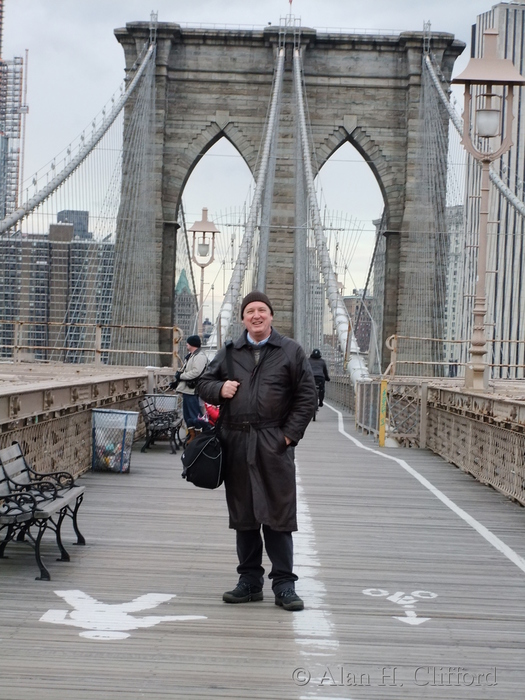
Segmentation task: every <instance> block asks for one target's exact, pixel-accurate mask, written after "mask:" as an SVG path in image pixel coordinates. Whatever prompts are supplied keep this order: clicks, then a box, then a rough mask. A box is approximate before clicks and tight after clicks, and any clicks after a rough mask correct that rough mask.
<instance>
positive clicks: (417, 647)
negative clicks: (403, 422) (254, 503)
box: [0, 406, 525, 700]
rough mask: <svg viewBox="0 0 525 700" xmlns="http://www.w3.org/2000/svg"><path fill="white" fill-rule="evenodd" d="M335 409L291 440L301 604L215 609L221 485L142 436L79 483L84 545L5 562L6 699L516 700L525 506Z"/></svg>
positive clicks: (225, 549) (222, 523) (2, 688)
mask: <svg viewBox="0 0 525 700" xmlns="http://www.w3.org/2000/svg"><path fill="white" fill-rule="evenodd" d="M342 420H343V417H342V416H341V414H338V413H337V412H336V411H335V410H333V409H332V408H330V407H328V406H325V408H323V409H322V410H321V411H320V413H319V418H318V420H317V421H316V422H315V423H312V424H311V426H310V428H309V430H308V431H307V436H306V437H305V439H304V440H303V442H302V443H301V445H300V447H299V449H298V450H297V454H296V457H297V463H298V472H299V495H300V532H299V533H297V535H296V536H295V549H296V562H297V573H298V574H299V576H300V580H299V582H298V584H297V590H298V592H299V593H300V594H301V596H302V597H303V598H304V600H305V605H306V608H305V610H304V611H303V612H299V613H289V612H286V611H284V610H282V609H280V608H278V607H276V606H275V605H274V602H273V596H272V595H271V590H270V588H269V587H268V589H267V590H266V599H265V600H264V601H263V602H262V603H254V604H247V605H227V604H224V603H223V602H222V600H221V597H222V593H223V591H224V590H227V589H229V588H231V587H233V585H234V584H235V581H236V578H237V576H236V573H235V566H236V557H235V546H234V533H233V532H232V531H230V530H229V529H228V527H227V514H226V508H225V504H224V492H223V489H222V488H221V489H220V490H218V491H216V492H205V491H201V490H198V489H196V488H194V487H192V486H191V485H189V484H186V482H184V481H183V480H182V479H181V478H180V459H179V456H178V455H177V456H173V455H170V454H169V450H168V449H167V447H166V446H164V445H157V446H155V447H154V448H153V449H152V450H151V451H150V452H149V453H148V454H145V455H143V454H141V453H140V452H139V451H138V450H137V451H136V452H134V453H133V457H132V468H131V473H130V474H113V473H89V474H87V475H85V476H84V477H83V478H82V483H84V484H85V485H86V497H85V501H84V503H83V505H82V508H81V511H80V518H79V522H80V526H81V529H82V531H83V533H84V534H85V536H86V539H87V545H86V546H85V547H82V548H81V547H79V548H77V547H73V546H71V547H69V550H70V552H71V555H72V559H71V562H70V563H65V562H55V561H54V558H55V556H56V553H55V548H54V546H53V540H52V535H51V534H48V535H46V543H45V544H44V546H43V555H44V557H45V561H46V562H47V563H48V565H49V569H50V571H51V576H52V578H53V580H52V581H50V582H44V581H35V580H34V577H35V575H36V574H37V570H36V566H35V563H34V558H33V553H32V551H31V550H30V549H29V548H28V547H26V546H25V545H23V544H15V545H11V546H10V547H8V550H7V553H8V554H9V555H10V558H9V559H4V560H0V620H1V627H0V698H1V700H27V699H28V698H36V699H37V700H139V698H140V699H142V698H146V699H147V700H157V699H158V700H161V699H163V700H169V699H170V698H188V699H194V698H199V699H202V700H204V699H208V698H223V699H230V698H231V699H242V700H248V699H259V698H260V699H261V700H270V699H274V698H275V699H276V700H287V699H290V700H299V699H303V698H304V699H307V698H319V699H323V700H330V699H332V698H351V699H354V700H372V699H378V700H390V699H396V700H412V699H413V700H422V699H424V698H430V699H432V700H440V699H441V698H446V699H447V700H462V699H463V698H464V699H465V700H478V698H479V699H480V700H481V699H483V700H487V699H488V700H511V699H512V700H516V699H517V698H520V697H523V688H524V686H525V510H524V509H523V508H521V507H520V506H518V505H516V504H514V503H512V502H510V501H508V500H507V499H506V498H504V497H503V496H501V495H500V494H498V493H496V492H494V491H493V490H491V489H490V488H488V487H484V486H482V485H480V484H479V483H477V482H475V481H474V480H473V479H472V478H470V477H469V476H468V475H466V474H464V473H462V472H460V471H459V470H457V469H456V468H454V467H452V466H451V465H449V464H446V463H444V462H443V461H442V460H440V459H439V458H438V457H436V456H434V455H432V454H431V453H429V452H426V451H423V450H421V451H418V450H413V451H411V450H404V449H390V450H382V451H381V450H379V449H378V448H377V446H376V445H375V444H374V442H373V441H372V440H370V439H369V438H366V437H363V436H360V435H358V434H356V433H355V432H354V430H353V427H352V426H353V423H352V419H351V418H349V417H348V416H346V417H345V418H344V428H343V427H342ZM356 441H357V442H356ZM65 530H66V532H67V536H66V537H65V542H66V543H68V542H69V541H72V539H71V538H70V536H69V534H70V531H69V526H68V525H66V527H65ZM148 594H149V595H148ZM152 594H157V595H152ZM146 595H148V598H141V599H140V600H138V601H137V602H136V603H135V604H133V605H128V606H127V608H123V607H122V605H123V604H125V603H128V604H129V603H131V601H133V600H136V599H137V598H140V597H142V596H146ZM93 599H94V600H93ZM97 601H98V603H97ZM111 606H113V607H111ZM119 606H120V607H119ZM70 613H71V614H70ZM164 616H171V617H172V618H179V619H162V618H163V617H164ZM42 618H44V619H42ZM76 625H78V626H76ZM126 635H127V636H126Z"/></svg>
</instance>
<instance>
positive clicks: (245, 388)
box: [198, 291, 317, 611]
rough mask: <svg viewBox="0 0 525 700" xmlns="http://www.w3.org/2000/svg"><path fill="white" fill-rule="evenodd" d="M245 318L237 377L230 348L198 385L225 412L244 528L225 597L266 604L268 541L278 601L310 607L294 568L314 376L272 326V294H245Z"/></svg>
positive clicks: (235, 519) (229, 479)
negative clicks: (234, 579) (299, 456)
mask: <svg viewBox="0 0 525 700" xmlns="http://www.w3.org/2000/svg"><path fill="white" fill-rule="evenodd" d="M241 319H242V323H243V325H244V331H243V333H242V335H241V336H240V338H239V339H238V340H237V341H236V342H235V343H234V344H233V347H232V349H231V359H232V363H233V369H234V379H227V377H228V369H227V364H226V349H225V348H222V349H221V350H220V351H219V352H218V353H217V355H216V356H215V358H214V359H213V360H212V362H211V363H210V365H209V366H208V368H207V370H206V371H205V372H204V374H203V376H202V377H201V379H200V381H199V385H198V388H199V394H200V396H201V397H202V398H203V399H204V400H205V401H207V402H209V403H211V404H220V405H221V412H223V411H224V417H223V423H222V428H221V441H222V443H223V452H224V459H225V478H224V485H225V489H226V502H227V506H228V513H229V523H230V527H231V528H233V529H234V530H235V531H236V543H237V556H238V560H239V565H238V567H237V573H238V574H239V579H238V583H237V586H236V587H235V588H234V589H233V590H231V591H226V593H224V595H223V600H224V601H225V602H226V603H248V602H252V601H260V600H262V599H263V584H264V568H263V566H262V555H263V540H264V547H265V549H266V553H267V554H268V558H269V559H270V562H271V571H270V573H269V576H268V578H269V579H270V580H271V582H272V591H273V594H274V596H275V604H276V605H278V606H280V607H282V608H284V609H285V610H290V611H294V610H302V609H303V607H304V604H303V601H302V600H301V598H300V597H299V596H298V595H297V593H296V592H295V582H296V581H297V576H296V574H295V573H294V571H293V538H292V532H295V531H296V530H297V500H296V481H295V462H294V448H295V446H296V445H297V443H298V442H299V441H300V440H301V438H302V437H303V435H304V432H305V430H306V428H307V426H308V424H309V423H310V420H311V418H312V413H313V412H314V411H315V407H316V403H317V395H316V389H315V382H314V377H313V374H312V370H311V368H310V365H309V363H308V359H307V357H306V355H305V353H304V351H303V349H302V348H301V346H300V345H299V344H298V343H296V342H295V341H294V340H292V339H290V338H287V337H286V336H283V335H280V334H279V333H277V331H276V330H275V329H274V328H272V321H273V308H272V304H271V302H270V300H269V299H268V297H267V296H266V295H265V294H263V293H262V292H258V291H255V292H250V294H248V295H247V296H246V297H244V299H243V301H242V305H241Z"/></svg>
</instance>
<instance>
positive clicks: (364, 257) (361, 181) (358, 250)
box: [316, 141, 384, 295]
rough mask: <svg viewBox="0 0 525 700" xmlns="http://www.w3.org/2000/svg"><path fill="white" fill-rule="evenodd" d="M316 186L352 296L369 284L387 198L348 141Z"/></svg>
mask: <svg viewBox="0 0 525 700" xmlns="http://www.w3.org/2000/svg"><path fill="white" fill-rule="evenodd" d="M316 186H317V191H318V196H319V200H320V205H321V214H322V216H323V218H324V220H325V222H328V224H327V238H328V239H329V242H330V246H331V249H332V255H333V257H332V259H333V261H334V263H337V268H338V269H337V270H336V272H337V274H338V275H339V276H341V275H342V278H340V282H342V283H343V284H344V289H343V293H344V295H348V294H351V293H352V290H353V289H362V288H363V287H364V285H365V282H366V276H367V273H368V268H369V265H370V260H371V257H372V253H373V250H374V244H375V238H376V224H375V223H374V222H377V220H378V219H381V216H382V213H383V208H384V199H383V195H382V193H381V189H380V187H379V184H378V182H377V179H376V176H375V175H374V173H373V172H372V169H371V168H370V166H369V164H368V163H367V161H366V160H365V159H364V158H363V157H362V156H361V154H360V153H359V151H358V150H357V149H356V148H354V147H353V146H352V145H351V144H350V143H349V142H348V141H345V142H344V143H343V144H342V145H341V146H340V147H339V148H338V149H337V150H336V151H334V152H333V153H332V155H331V156H330V158H328V159H327V160H326V161H325V163H324V164H323V166H322V167H321V170H320V172H319V175H318V176H317V178H316ZM336 246H337V251H338V257H337V259H336V258H335V248H336ZM345 267H347V268H348V269H346V270H345ZM345 273H346V274H345Z"/></svg>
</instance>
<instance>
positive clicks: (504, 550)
mask: <svg viewBox="0 0 525 700" xmlns="http://www.w3.org/2000/svg"><path fill="white" fill-rule="evenodd" d="M324 405H325V406H327V407H328V408H329V409H330V410H331V411H333V412H334V413H336V414H337V416H338V427H339V432H340V433H341V435H344V436H345V437H346V438H348V439H349V440H350V441H351V442H353V443H354V445H355V446H356V447H359V448H361V449H362V450H366V451H367V452H372V454H375V455H379V457H383V459H388V460H390V461H392V462H396V463H397V464H399V466H400V467H402V468H403V469H404V470H405V471H406V472H408V474H410V475H411V476H413V477H414V479H417V481H419V483H420V484H421V485H422V486H424V487H425V488H426V489H427V490H428V491H430V493H431V494H432V495H434V496H435V497H436V498H437V499H439V500H440V501H441V502H442V503H443V504H444V505H446V506H447V508H450V510H451V511H452V512H453V513H455V514H456V515H457V516H459V517H460V518H461V519H462V520H464V521H465V522H466V523H467V525H470V527H471V528H473V529H474V530H475V531H476V532H477V533H478V534H479V535H481V536H482V537H483V538H484V539H485V540H487V542H488V543H489V544H491V545H492V546H493V547H494V548H495V549H497V550H498V552H501V554H503V555H504V556H505V557H507V559H509V561H511V562H512V563H513V564H515V565H516V566H517V567H518V569H521V570H522V571H523V572H524V573H525V559H523V557H521V556H520V555H519V554H517V552H515V551H514V550H513V549H511V548H510V547H509V546H508V545H506V544H505V542H503V541H502V540H500V539H499V537H497V536H496V535H495V534H494V533H493V532H491V531H490V530H489V529H488V528H486V527H485V526H484V525H482V524H481V523H480V522H479V521H478V520H476V519H475V518H473V517H472V516H471V515H469V514H468V513H467V512H466V511H465V510H463V509H462V508H460V507H459V506H458V505H456V503H454V501H452V500H451V499H450V498H449V497H448V496H445V494H444V493H443V492H442V491H440V490H439V489H438V488H436V487H435V486H434V485H433V484H432V483H431V482H430V481H428V479H426V478H425V477H424V476H421V474H420V473H419V472H417V471H416V470H415V469H414V468H413V467H411V466H410V465H409V464H408V462H405V460H404V459H399V457H393V456H392V455H387V454H384V453H383V452H380V451H379V450H374V449H373V448H372V447H367V446H366V445H364V444H363V443H362V442H360V441H359V440H357V439H356V438H354V437H353V436H352V435H350V434H349V433H347V432H346V430H345V428H344V420H343V414H342V413H341V412H340V411H338V410H337V409H336V408H334V407H333V406H331V405H330V404H328V403H327V402H326V401H325V403H324Z"/></svg>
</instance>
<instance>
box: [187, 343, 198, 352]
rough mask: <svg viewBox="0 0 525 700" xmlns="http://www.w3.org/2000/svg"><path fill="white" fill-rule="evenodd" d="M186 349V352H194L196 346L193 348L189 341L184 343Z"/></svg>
mask: <svg viewBox="0 0 525 700" xmlns="http://www.w3.org/2000/svg"><path fill="white" fill-rule="evenodd" d="M186 349H187V351H188V352H195V350H196V349H197V348H194V347H193V345H190V344H189V343H186Z"/></svg>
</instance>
